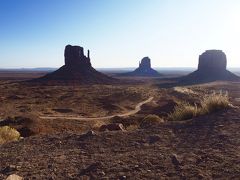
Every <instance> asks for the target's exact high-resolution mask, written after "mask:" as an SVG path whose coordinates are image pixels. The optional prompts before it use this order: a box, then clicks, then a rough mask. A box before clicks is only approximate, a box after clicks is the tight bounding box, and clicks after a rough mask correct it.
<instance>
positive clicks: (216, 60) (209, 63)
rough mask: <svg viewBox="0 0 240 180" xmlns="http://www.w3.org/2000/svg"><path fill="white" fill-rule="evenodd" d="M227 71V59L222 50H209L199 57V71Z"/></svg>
mask: <svg viewBox="0 0 240 180" xmlns="http://www.w3.org/2000/svg"><path fill="white" fill-rule="evenodd" d="M226 69H227V57H226V54H225V53H224V52H223V51H221V50H207V51H205V52H204V53H202V54H201V55H200V56H199V63H198V70H199V71H211V70H217V71H224V70H226Z"/></svg>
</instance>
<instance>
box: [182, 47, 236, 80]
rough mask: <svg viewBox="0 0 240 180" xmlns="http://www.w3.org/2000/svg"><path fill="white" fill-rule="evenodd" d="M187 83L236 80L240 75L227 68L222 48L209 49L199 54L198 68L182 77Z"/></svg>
mask: <svg viewBox="0 0 240 180" xmlns="http://www.w3.org/2000/svg"><path fill="white" fill-rule="evenodd" d="M181 80H182V81H183V82H187V83H191V82H192V83H204V82H211V81H216V80H227V81H235V80H239V77H238V76H236V75H235V74H233V73H231V72H230V71H228V70H227V57H226V54H225V53H224V52H223V51H221V50H207V51H205V52H204V53H202V54H201V55H200V56H199V63H198V69H197V70H196V71H194V72H193V73H191V74H189V75H187V76H185V77H183V78H182V79H181Z"/></svg>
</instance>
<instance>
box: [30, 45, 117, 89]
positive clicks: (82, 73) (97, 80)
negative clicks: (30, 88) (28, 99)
mask: <svg viewBox="0 0 240 180" xmlns="http://www.w3.org/2000/svg"><path fill="white" fill-rule="evenodd" d="M64 57H65V65H63V66H62V67H61V68H59V69H58V70H56V71H54V72H52V73H49V74H47V75H45V76H43V77H41V78H38V79H35V80H33V81H35V82H43V83H48V84H51V83H65V84H72V83H74V84H75V83H76V84H112V83H114V82H116V80H115V79H114V78H111V77H109V76H107V75H105V74H102V73H100V72H98V71H96V70H95V69H94V68H93V67H92V65H91V61H90V51H89V50H88V54H87V56H85V55H84V49H83V48H82V47H80V46H71V45H67V46H66V47H65V51H64Z"/></svg>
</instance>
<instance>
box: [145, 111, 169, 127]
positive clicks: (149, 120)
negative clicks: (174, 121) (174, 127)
mask: <svg viewBox="0 0 240 180" xmlns="http://www.w3.org/2000/svg"><path fill="white" fill-rule="evenodd" d="M163 122H164V120H163V119H162V118H160V117H159V116H157V115H154V114H149V115H147V116H146V117H145V118H144V119H143V120H142V122H141V123H140V127H141V128H149V127H154V126H156V125H158V124H160V123H163Z"/></svg>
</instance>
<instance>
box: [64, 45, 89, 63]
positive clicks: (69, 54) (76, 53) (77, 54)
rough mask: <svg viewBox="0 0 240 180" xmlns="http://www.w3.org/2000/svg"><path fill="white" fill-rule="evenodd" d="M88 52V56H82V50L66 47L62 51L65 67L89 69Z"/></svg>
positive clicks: (81, 48) (78, 47) (75, 47)
mask: <svg viewBox="0 0 240 180" xmlns="http://www.w3.org/2000/svg"><path fill="white" fill-rule="evenodd" d="M89 56H90V52H89V50H88V56H87V57H86V56H85V55H84V49H83V47H80V46H71V45H67V46H66V47H65V51H64V57H65V65H66V66H73V67H75V66H84V67H91V62H90V57H89Z"/></svg>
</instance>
